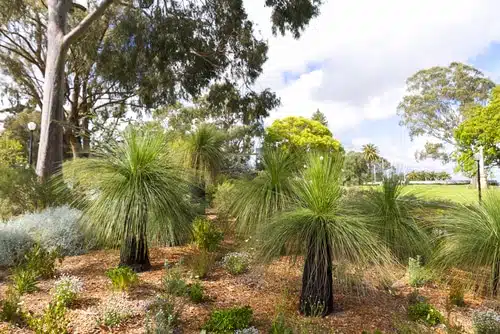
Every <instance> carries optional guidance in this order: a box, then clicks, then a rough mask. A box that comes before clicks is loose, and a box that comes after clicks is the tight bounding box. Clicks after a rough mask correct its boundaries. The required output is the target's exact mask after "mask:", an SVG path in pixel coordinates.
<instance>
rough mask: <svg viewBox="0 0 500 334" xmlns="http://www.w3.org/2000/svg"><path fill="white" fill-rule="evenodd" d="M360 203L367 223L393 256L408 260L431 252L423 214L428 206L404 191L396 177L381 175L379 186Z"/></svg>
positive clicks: (425, 213)
mask: <svg viewBox="0 0 500 334" xmlns="http://www.w3.org/2000/svg"><path fill="white" fill-rule="evenodd" d="M358 201H359V200H358ZM359 202H361V203H360V209H361V210H363V211H364V212H365V214H366V218H367V222H368V226H369V227H370V228H371V230H372V231H373V232H374V233H375V234H377V235H378V236H379V238H380V239H381V240H382V241H383V242H384V243H385V244H386V246H387V247H388V248H389V249H390V250H391V251H392V253H393V255H394V256H395V257H397V258H398V259H400V260H403V261H407V260H408V257H410V256H416V255H424V256H426V255H429V254H430V251H431V243H430V236H429V234H428V233H427V231H426V226H425V216H426V215H428V212H427V211H428V210H429V209H431V208H430V207H429V205H426V204H425V202H423V201H420V200H418V199H417V198H416V197H415V196H412V195H409V194H405V193H404V185H403V184H402V182H401V178H400V177H399V176H397V175H392V176H390V177H384V179H383V180H382V185H381V186H380V187H379V188H378V189H372V190H370V191H368V192H367V193H366V196H362V197H361V198H360V201H359Z"/></svg>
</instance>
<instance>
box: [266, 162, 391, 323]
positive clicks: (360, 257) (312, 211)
mask: <svg viewBox="0 0 500 334" xmlns="http://www.w3.org/2000/svg"><path fill="white" fill-rule="evenodd" d="M342 164H343V162H342V159H341V158H340V157H338V156H335V155H325V156H319V155H311V156H310V157H309V159H308V162H307V164H306V168H305V169H303V170H302V171H300V172H299V175H298V177H297V178H294V181H293V182H292V194H293V195H292V196H291V197H290V198H291V203H290V205H289V206H288V208H287V209H286V210H285V211H283V212H278V213H276V214H275V215H274V216H273V218H272V219H271V221H270V223H269V224H266V225H265V226H264V228H263V230H262V233H261V236H260V238H261V239H262V245H261V247H260V249H261V252H262V256H263V258H264V259H272V258H274V257H277V256H279V255H281V254H282V253H283V250H285V251H286V252H287V253H288V254H293V255H299V254H300V255H305V263H304V271H303V275H302V293H301V297H300V312H301V313H303V314H305V315H327V314H329V313H330V312H332V311H333V310H334V300H333V287H332V282H333V277H332V261H349V262H351V263H358V264H368V263H381V262H385V261H389V258H390V256H389V255H388V252H387V251H386V248H385V247H384V246H383V245H382V244H381V243H380V242H379V241H378V238H376V236H375V235H374V234H373V233H372V232H371V231H370V230H369V229H368V228H367V227H366V224H365V223H364V222H363V221H362V220H361V219H359V215H358V214H357V213H356V212H355V210H353V209H352V208H351V206H350V205H349V204H348V203H347V201H346V200H345V198H344V196H343V194H342V189H341V169H342Z"/></svg>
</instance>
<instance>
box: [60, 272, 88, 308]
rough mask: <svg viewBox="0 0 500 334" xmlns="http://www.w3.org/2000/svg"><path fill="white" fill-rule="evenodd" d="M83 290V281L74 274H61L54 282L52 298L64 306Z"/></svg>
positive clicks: (69, 303) (70, 302)
mask: <svg viewBox="0 0 500 334" xmlns="http://www.w3.org/2000/svg"><path fill="white" fill-rule="evenodd" d="M82 291H83V282H82V281H81V280H80V279H79V278H78V277H74V276H67V275H62V276H61V277H60V278H59V279H58V280H57V281H56V283H55V285H54V289H53V294H54V299H55V300H56V301H57V302H59V303H61V304H63V305H64V306H69V305H71V304H72V303H73V302H74V301H75V299H76V298H77V296H78V294H79V293H81V292H82Z"/></svg>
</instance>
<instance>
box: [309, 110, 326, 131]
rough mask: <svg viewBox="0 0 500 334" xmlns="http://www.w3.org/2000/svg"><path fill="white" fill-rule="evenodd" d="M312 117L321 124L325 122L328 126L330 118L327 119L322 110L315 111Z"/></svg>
mask: <svg viewBox="0 0 500 334" xmlns="http://www.w3.org/2000/svg"><path fill="white" fill-rule="evenodd" d="M311 119H312V120H313V121H318V122H320V123H321V124H323V125H324V126H326V127H328V120H327V119H326V116H325V114H323V113H322V112H321V111H319V109H318V110H316V111H315V112H314V114H313V115H312V117H311Z"/></svg>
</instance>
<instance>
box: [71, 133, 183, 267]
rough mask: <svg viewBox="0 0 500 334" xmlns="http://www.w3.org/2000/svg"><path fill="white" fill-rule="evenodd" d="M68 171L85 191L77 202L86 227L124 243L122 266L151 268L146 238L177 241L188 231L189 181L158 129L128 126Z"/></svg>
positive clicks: (103, 237) (106, 239) (104, 239)
mask: <svg viewBox="0 0 500 334" xmlns="http://www.w3.org/2000/svg"><path fill="white" fill-rule="evenodd" d="M64 172H65V174H66V175H67V177H68V178H69V179H70V180H73V182H76V183H77V184H78V185H80V186H81V187H82V188H84V189H85V190H86V191H85V192H84V194H86V196H85V197H84V198H80V199H79V200H80V201H83V203H84V205H83V210H84V215H83V223H84V226H85V227H86V229H87V231H88V232H90V233H92V235H93V236H94V237H96V238H97V239H99V240H101V241H102V242H104V243H106V244H109V245H111V246H115V245H120V246H121V248H120V265H127V266H130V267H132V268H133V269H134V270H136V271H143V270H147V269H149V268H150V267H151V265H150V262H149V256H148V242H159V243H163V244H165V243H166V244H177V243H178V242H179V240H181V239H182V238H184V236H186V235H188V233H189V229H190V227H189V226H190V221H191V219H192V214H191V210H190V207H189V204H188V203H187V201H186V198H187V197H188V189H187V184H186V182H185V179H184V178H183V173H182V170H180V169H178V168H176V166H174V165H173V164H172V162H171V158H170V155H169V150H168V147H167V143H166V140H165V136H164V135H163V134H162V133H160V132H158V131H151V130H137V129H134V128H130V129H128V130H127V131H126V132H125V133H124V134H123V140H122V141H120V142H112V143H109V144H108V145H107V146H106V147H104V148H103V149H102V151H100V152H97V153H96V154H95V157H93V158H91V159H77V160H73V161H69V162H67V163H65V164H64Z"/></svg>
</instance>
